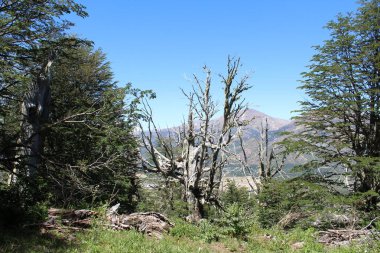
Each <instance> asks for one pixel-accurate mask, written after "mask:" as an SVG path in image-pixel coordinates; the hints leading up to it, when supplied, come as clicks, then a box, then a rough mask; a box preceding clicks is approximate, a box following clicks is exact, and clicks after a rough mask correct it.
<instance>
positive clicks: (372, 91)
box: [289, 0, 380, 192]
mask: <svg viewBox="0 0 380 253" xmlns="http://www.w3.org/2000/svg"><path fill="white" fill-rule="evenodd" d="M360 3H361V7H360V8H359V9H358V11H357V12H356V13H354V14H348V15H339V16H338V17H337V20H336V21H331V22H329V23H328V24H327V26H326V27H327V29H328V30H329V31H330V39H329V40H326V41H325V42H324V44H323V45H321V46H316V47H315V49H316V51H317V53H316V54H315V55H314V56H313V58H312V60H311V64H310V65H309V66H308V68H309V70H308V71H307V72H305V73H303V80H302V86H301V87H300V89H302V90H303V91H304V92H305V93H306V94H307V95H308V99H307V100H305V101H302V102H301V106H302V107H301V110H300V111H299V113H300V115H299V116H297V117H295V120H296V121H297V124H298V125H302V126H303V130H302V131H301V132H300V133H297V134H296V135H294V136H293V141H294V142H293V143H292V145H290V146H289V147H290V148H291V149H292V148H293V149H294V150H296V151H299V152H303V153H306V154H311V153H313V154H315V155H316V157H317V158H316V159H315V160H313V161H311V162H310V163H308V164H306V165H305V167H307V168H311V169H317V168H319V167H321V166H329V167H330V168H331V170H332V169H333V168H337V169H338V170H337V173H339V174H342V173H344V172H345V170H346V169H347V170H348V172H350V173H351V175H352V181H353V185H352V187H353V189H354V190H355V191H360V192H366V191H369V190H374V191H376V192H379V191H380V180H379V179H380V166H379V164H380V52H379V47H380V11H379V9H380V7H379V6H380V1H379V0H362V1H360Z"/></svg>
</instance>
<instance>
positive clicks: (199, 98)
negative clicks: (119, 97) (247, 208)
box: [141, 58, 250, 221]
mask: <svg viewBox="0 0 380 253" xmlns="http://www.w3.org/2000/svg"><path fill="white" fill-rule="evenodd" d="M239 67H240V60H239V59H238V60H231V59H230V58H229V59H228V64H227V75H226V76H225V77H224V76H221V78H222V83H223V85H224V108H223V116H222V118H221V121H213V117H214V116H215V114H216V112H217V108H216V102H215V101H214V100H213V99H212V96H211V92H210V91H211V71H210V70H209V69H208V68H207V67H204V70H205V73H206V79H205V80H204V81H200V80H199V79H198V77H197V76H195V75H194V80H195V86H193V89H192V91H191V92H190V93H185V92H184V94H185V96H186V97H187V98H188V100H189V114H188V119H187V122H186V123H184V125H183V129H182V130H181V131H180V133H179V134H178V138H177V140H174V139H175V138H172V136H171V134H172V133H171V131H170V130H169V138H164V137H163V134H162V132H160V131H159V130H158V129H157V127H156V125H155V124H154V121H153V116H152V110H151V108H150V107H149V105H147V104H145V107H144V111H145V114H146V117H145V119H146V120H147V128H148V129H147V130H146V129H144V128H143V127H142V126H141V133H142V143H143V146H144V148H145V149H146V151H147V153H148V154H149V156H150V158H151V161H148V160H147V159H143V167H145V168H146V169H147V170H148V171H150V172H156V173H160V174H161V175H162V176H164V177H172V178H174V179H176V180H178V181H179V182H180V183H181V184H182V185H183V187H184V190H185V198H186V201H187V204H188V208H189V212H190V216H189V218H190V219H191V220H192V221H198V220H199V219H201V218H203V217H204V205H205V203H210V204H216V205H218V196H217V195H218V189H219V185H220V182H221V177H222V172H223V168H224V166H225V164H226V163H227V156H223V153H225V152H227V151H228V146H229V144H230V143H231V142H232V141H233V140H234V139H235V138H236V137H237V134H236V132H237V131H236V129H237V128H239V127H240V126H242V125H243V124H244V123H243V122H242V121H241V117H242V115H243V114H244V112H245V110H246V108H247V106H246V105H245V104H244V100H243V99H241V95H242V93H243V92H244V91H246V90H248V89H249V88H250V86H249V85H248V84H247V82H246V81H247V79H248V77H247V76H243V77H242V78H241V80H240V81H237V80H236V78H237V72H238V69H239ZM195 122H196V123H195ZM156 147H160V151H159V150H158V148H156ZM177 158H179V159H177Z"/></svg>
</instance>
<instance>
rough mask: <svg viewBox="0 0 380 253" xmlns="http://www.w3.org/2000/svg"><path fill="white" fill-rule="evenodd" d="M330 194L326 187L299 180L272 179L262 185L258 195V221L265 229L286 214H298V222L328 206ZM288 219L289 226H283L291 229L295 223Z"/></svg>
mask: <svg viewBox="0 0 380 253" xmlns="http://www.w3.org/2000/svg"><path fill="white" fill-rule="evenodd" d="M331 195H332V193H331V192H329V190H328V189H327V188H326V187H322V186H320V185H317V184H314V183H310V182H307V181H304V180H302V179H293V180H289V181H276V180H273V181H271V182H269V183H268V184H266V185H265V186H264V187H263V189H262V191H261V192H260V194H259V195H258V200H259V203H260V204H259V208H258V221H259V222H260V224H261V225H262V226H263V227H264V228H269V227H272V226H274V225H276V224H277V223H278V222H279V221H280V220H281V218H284V217H285V216H286V215H289V216H291V214H299V215H298V218H297V220H298V219H299V218H303V217H305V216H309V215H311V214H312V213H315V212H320V211H322V210H323V209H324V208H326V206H331V205H330V204H331V203H328V200H330V199H332V198H331ZM293 216H297V215H293ZM301 216H302V217H301ZM289 219H290V220H289V222H290V223H289V224H286V225H287V226H289V227H292V226H294V225H295V224H296V223H297V220H294V219H293V220H291V219H292V218H291V217H289Z"/></svg>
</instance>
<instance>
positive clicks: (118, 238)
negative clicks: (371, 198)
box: [0, 222, 380, 253]
mask: <svg viewBox="0 0 380 253" xmlns="http://www.w3.org/2000/svg"><path fill="white" fill-rule="evenodd" d="M220 233H221V231H220V230H218V228H216V227H215V226H206V227H205V226H203V227H202V226H194V225H191V224H187V223H185V222H177V226H176V227H175V228H174V229H173V230H172V232H171V233H170V234H169V235H165V236H164V238H163V239H162V240H158V239H154V238H150V237H147V236H144V235H142V234H139V233H137V232H135V231H112V230H108V229H104V228H102V227H97V228H94V229H91V230H87V231H83V232H77V233H75V234H74V236H72V235H70V233H63V234H62V233H51V232H49V233H45V234H41V233H39V232H38V231H34V230H8V231H4V230H3V231H1V233H0V252H28V253H29V252H36V253H40V252H58V253H59V252H69V253H70V252H77V253H79V252H80V253H83V252H91V253H96V252H99V253H103V252H116V253H117V252H126V253H128V252H131V253H132V252H133V253H140V252H141V253H145V252H146V253H148V252H152V253H160V252H162V253H170V252H179V253H180V252H221V253H223V252H260V253H261V252H264V253H265V252H333V253H337V252H342V253H360V252H363V253H364V252H380V243H378V242H377V243H374V244H372V245H369V244H361V245H351V246H345V247H326V246H324V245H322V244H320V243H318V242H316V238H315V233H316V231H314V230H312V229H309V230H306V231H305V230H301V229H293V230H290V231H284V230H279V229H261V228H259V227H256V226H253V227H252V230H251V232H250V234H249V236H248V237H247V240H246V241H242V240H238V239H236V238H232V237H230V236H226V235H222V234H220ZM209 234H219V236H212V237H211V239H212V240H210V237H209V236H208V235H209ZM296 242H304V246H303V248H301V249H298V250H295V249H293V248H292V245H293V244H294V243H296Z"/></svg>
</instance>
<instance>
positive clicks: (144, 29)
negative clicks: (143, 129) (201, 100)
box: [71, 0, 358, 127]
mask: <svg viewBox="0 0 380 253" xmlns="http://www.w3.org/2000/svg"><path fill="white" fill-rule="evenodd" d="M79 2H80V3H82V4H84V5H85V6H87V11H88V12H89V14H90V16H89V17H88V18H86V19H80V18H76V17H74V18H72V19H71V20H72V21H74V22H75V23H76V26H75V27H74V28H73V29H72V32H73V33H76V34H78V35H80V36H81V37H85V38H87V39H90V40H93V41H94V42H95V46H96V47H99V48H101V49H102V50H103V51H104V52H105V53H106V54H107V56H108V60H109V61H110V62H111V66H112V69H113V71H114V73H115V79H116V80H118V81H119V84H120V85H122V84H125V83H128V82H131V83H132V84H133V86H134V87H137V88H140V89H153V90H154V91H155V92H156V93H157V99H155V101H153V102H152V107H153V109H154V115H155V119H156V120H157V122H158V123H159V125H160V126H161V127H166V126H174V125H177V124H179V123H180V122H181V121H182V119H183V116H184V115H185V114H186V103H187V101H186V99H185V98H184V96H183V95H182V93H181V91H180V88H183V89H185V90H188V89H189V88H190V87H191V84H192V82H191V80H190V79H191V76H192V74H197V75H199V76H200V77H202V66H203V65H205V64H206V65H207V66H208V67H209V68H210V69H211V70H212V71H213V73H214V78H213V80H214V92H215V94H216V95H215V98H216V99H217V100H219V101H220V102H221V100H220V99H219V98H220V96H219V95H217V93H218V94H221V92H222V90H221V86H220V85H221V84H220V82H219V79H218V74H220V73H222V74H223V73H224V71H225V66H226V60H227V56H228V55H231V56H235V57H240V58H241V61H242V63H243V67H242V68H241V71H242V73H250V74H251V79H250V80H249V82H250V83H251V84H252V85H253V88H252V89H251V90H250V91H248V92H247V93H246V96H245V97H246V100H247V102H248V103H249V105H250V107H251V108H253V109H256V110H259V111H262V112H264V113H267V114H269V115H271V116H274V117H278V118H284V119H289V118H290V117H291V115H292V114H291V113H290V112H291V111H292V110H295V109H297V108H298V104H297V101H299V100H302V99H304V98H305V95H303V94H302V91H299V90H297V89H296V88H297V86H299V85H300V83H299V81H298V80H300V79H301V75H300V73H301V72H303V71H305V70H306V67H305V66H306V65H307V64H308V63H309V60H310V59H311V56H312V55H313V53H314V51H313V49H312V48H311V47H312V46H313V45H318V44H321V43H322V42H323V40H325V39H327V38H328V31H327V30H325V29H323V26H324V25H325V24H326V23H327V22H328V21H329V20H332V19H334V18H335V16H336V15H337V14H338V13H340V12H342V13H346V12H349V11H355V9H356V8H357V7H358V5H357V3H356V1H355V0H286V1H285V0H265V1H264V0H261V1H259V0H235V1H231V0H230V1H227V0H203V1H201V0H191V1H190V0H110V1H104V0H103V1H101V0H81V1H79Z"/></svg>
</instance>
